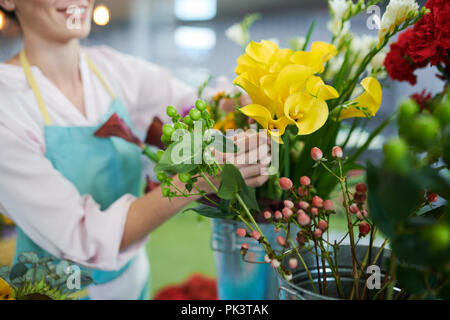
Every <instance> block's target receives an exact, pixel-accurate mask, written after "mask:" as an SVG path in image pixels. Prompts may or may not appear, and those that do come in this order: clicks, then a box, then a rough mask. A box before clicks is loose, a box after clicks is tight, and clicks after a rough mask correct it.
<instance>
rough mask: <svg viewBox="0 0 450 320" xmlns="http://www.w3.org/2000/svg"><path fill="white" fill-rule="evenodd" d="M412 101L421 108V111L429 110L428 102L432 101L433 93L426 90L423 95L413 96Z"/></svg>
mask: <svg viewBox="0 0 450 320" xmlns="http://www.w3.org/2000/svg"><path fill="white" fill-rule="evenodd" d="M411 99H413V100H414V101H415V102H417V104H418V105H419V106H420V111H423V110H425V109H427V102H428V100H430V99H431V93H430V92H428V93H427V91H426V90H425V89H424V90H423V91H422V92H421V93H414V94H413V95H412V96H411Z"/></svg>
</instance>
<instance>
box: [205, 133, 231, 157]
mask: <svg viewBox="0 0 450 320" xmlns="http://www.w3.org/2000/svg"><path fill="white" fill-rule="evenodd" d="M209 139H211V140H212V142H211V144H210V145H209V146H211V147H212V148H213V149H214V150H217V151H219V152H221V153H236V152H238V151H239V148H238V146H237V145H236V144H235V143H234V141H233V140H231V139H230V138H228V137H227V136H225V135H224V134H223V133H222V132H220V131H219V130H215V129H210V130H208V131H206V132H205V140H209Z"/></svg>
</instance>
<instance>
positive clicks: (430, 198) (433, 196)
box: [427, 192, 438, 202]
mask: <svg viewBox="0 0 450 320" xmlns="http://www.w3.org/2000/svg"><path fill="white" fill-rule="evenodd" d="M427 199H428V201H429V202H436V201H438V195H437V194H436V193H433V192H430V193H428V195H427Z"/></svg>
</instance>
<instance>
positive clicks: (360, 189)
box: [356, 183, 367, 193]
mask: <svg viewBox="0 0 450 320" xmlns="http://www.w3.org/2000/svg"><path fill="white" fill-rule="evenodd" d="M356 192H361V193H366V192H367V186H366V185H365V184H364V183H358V184H357V185H356Z"/></svg>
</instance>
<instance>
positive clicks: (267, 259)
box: [264, 254, 272, 263]
mask: <svg viewBox="0 0 450 320" xmlns="http://www.w3.org/2000/svg"><path fill="white" fill-rule="evenodd" d="M271 261H272V259H270V258H269V256H268V255H267V254H266V255H265V256H264V262H265V263H270V262H271Z"/></svg>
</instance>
